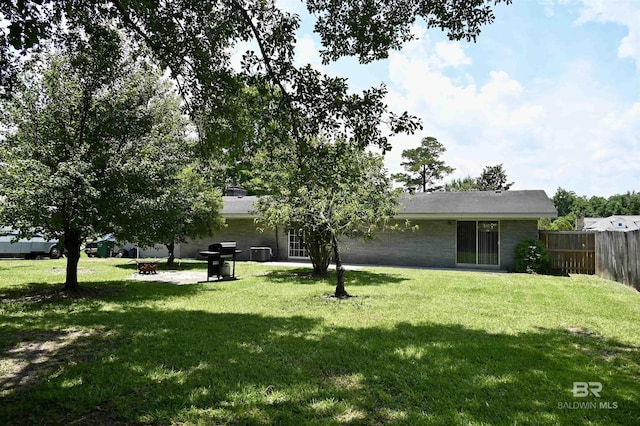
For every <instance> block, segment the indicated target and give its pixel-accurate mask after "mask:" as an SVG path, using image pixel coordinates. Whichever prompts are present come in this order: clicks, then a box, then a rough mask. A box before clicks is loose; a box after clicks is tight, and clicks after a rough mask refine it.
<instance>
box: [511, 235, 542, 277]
mask: <svg viewBox="0 0 640 426" xmlns="http://www.w3.org/2000/svg"><path fill="white" fill-rule="evenodd" d="M516 272H526V273H529V274H548V273H549V272H551V254H549V251H548V250H547V247H545V245H544V244H543V243H542V242H541V241H540V240H537V239H535V238H525V239H523V240H522V241H520V242H519V243H518V245H517V246H516Z"/></svg>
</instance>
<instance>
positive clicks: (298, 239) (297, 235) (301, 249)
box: [289, 229, 309, 258]
mask: <svg viewBox="0 0 640 426" xmlns="http://www.w3.org/2000/svg"><path fill="white" fill-rule="evenodd" d="M289 257H290V258H292V257H303V258H304V257H309V255H308V254H307V249H306V248H305V246H304V235H303V232H302V231H301V230H297V231H296V230H293V229H291V230H289Z"/></svg>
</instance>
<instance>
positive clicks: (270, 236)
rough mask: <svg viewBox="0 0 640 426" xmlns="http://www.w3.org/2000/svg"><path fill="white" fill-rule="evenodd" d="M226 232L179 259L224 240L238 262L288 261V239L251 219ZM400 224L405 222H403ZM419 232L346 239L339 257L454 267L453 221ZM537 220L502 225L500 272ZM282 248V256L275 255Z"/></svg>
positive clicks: (186, 249)
mask: <svg viewBox="0 0 640 426" xmlns="http://www.w3.org/2000/svg"><path fill="white" fill-rule="evenodd" d="M227 224H228V226H227V228H225V229H223V230H221V231H218V232H217V233H216V234H215V235H214V236H213V237H212V238H209V239H206V240H197V241H189V242H187V243H183V244H181V245H180V256H181V257H198V253H199V252H200V251H203V250H206V249H207V247H208V246H209V244H211V243H214V242H220V241H236V242H237V243H238V248H239V249H240V250H242V254H240V255H239V256H238V259H239V260H249V258H250V248H251V247H253V246H258V247H271V249H272V251H273V255H274V256H276V254H277V256H278V257H277V258H278V259H279V260H287V258H288V256H287V249H288V235H287V233H286V232H284V231H283V230H282V229H279V230H278V232H277V237H276V231H275V230H268V231H265V232H262V233H261V232H259V231H258V230H257V229H256V226H255V224H254V222H253V219H231V220H227ZM399 224H400V226H403V225H404V222H399ZM411 225H418V230H416V231H411V230H405V231H402V232H401V231H385V232H380V233H378V234H377V236H376V239H375V240H372V241H362V240H348V239H347V240H344V239H343V240H342V241H341V247H340V249H341V255H342V260H343V262H344V263H355V264H371V265H395V266H419V267H432V268H455V267H456V230H457V222H456V221H455V220H414V221H411ZM537 235H538V222H537V221H536V220H501V221H500V269H503V270H508V271H513V270H514V269H515V248H516V245H517V244H518V242H520V240H522V239H523V238H526V237H534V238H536V237H537ZM276 249H278V253H276Z"/></svg>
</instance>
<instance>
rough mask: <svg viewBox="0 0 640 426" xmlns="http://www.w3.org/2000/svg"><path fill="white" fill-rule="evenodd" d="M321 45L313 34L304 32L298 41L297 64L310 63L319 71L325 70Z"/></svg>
mask: <svg viewBox="0 0 640 426" xmlns="http://www.w3.org/2000/svg"><path fill="white" fill-rule="evenodd" d="M319 51H320V45H319V43H318V42H316V39H315V38H314V37H313V36H312V35H311V34H303V35H301V36H299V37H298V39H297V41H296V56H295V63H296V66H304V65H307V64H310V65H311V66H312V67H313V68H315V69H316V70H318V71H322V70H323V66H322V60H321V58H320V53H319Z"/></svg>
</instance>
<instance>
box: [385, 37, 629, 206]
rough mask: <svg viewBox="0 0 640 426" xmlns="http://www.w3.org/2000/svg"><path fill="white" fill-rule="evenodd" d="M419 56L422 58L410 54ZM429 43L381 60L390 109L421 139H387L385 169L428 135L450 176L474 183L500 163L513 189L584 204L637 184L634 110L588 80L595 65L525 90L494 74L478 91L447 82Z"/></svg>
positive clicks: (468, 82)
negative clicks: (558, 194) (575, 197)
mask: <svg viewBox="0 0 640 426" xmlns="http://www.w3.org/2000/svg"><path fill="white" fill-rule="evenodd" d="M416 51H422V52H423V53H424V55H422V56H418V55H415V52H416ZM434 57H438V52H437V44H433V43H431V42H430V41H429V40H428V39H426V40H423V41H422V42H421V44H420V45H414V46H412V47H411V51H410V52H409V53H408V52H406V51H402V52H398V53H394V54H392V55H391V57H390V60H389V78H390V82H391V84H390V94H389V96H388V98H387V101H388V103H389V105H390V108H391V109H392V110H396V111H398V110H399V111H403V110H408V111H409V112H411V113H413V114H416V115H418V116H420V117H421V118H422V119H423V124H424V131H423V132H421V133H420V134H418V135H414V136H399V137H396V138H394V141H393V145H394V149H393V150H392V151H391V153H390V154H389V155H388V158H387V161H386V164H387V167H388V168H389V170H390V171H391V172H392V173H393V172H398V171H400V169H401V167H400V162H401V158H400V156H401V153H402V150H404V149H407V148H412V147H415V146H417V145H418V144H419V142H420V140H421V139H422V138H423V137H426V136H434V137H436V138H437V139H438V140H439V141H440V142H442V143H443V144H444V145H445V147H446V148H447V152H446V154H445V155H444V158H443V159H444V160H445V161H446V162H447V163H448V164H449V165H451V166H453V167H455V168H456V172H455V174H454V175H452V176H451V177H456V178H457V177H464V176H466V175H472V176H478V175H479V174H480V172H481V171H482V169H483V168H484V167H485V166H488V165H495V164H500V163H502V164H503V165H504V167H505V170H506V171H507V175H508V177H509V179H510V180H512V181H515V182H516V185H515V186H514V189H545V190H546V191H547V193H548V194H549V195H553V193H555V190H556V188H557V187H559V186H562V187H564V188H567V189H572V190H576V191H577V192H578V193H581V194H585V195H611V194H613V193H618V192H624V191H626V190H630V189H633V188H634V185H636V184H637V182H638V181H640V171H638V170H637V164H638V163H640V140H639V139H638V136H637V135H638V134H640V102H636V103H633V104H630V103H629V102H626V103H625V102H623V101H621V100H620V99H618V98H617V97H616V95H615V93H613V92H612V91H610V90H608V88H607V87H606V86H605V85H604V84H602V83H601V82H599V81H597V80H596V78H595V77H594V75H595V74H596V73H595V72H594V65H593V64H591V63H589V62H587V61H582V60H578V61H575V62H573V63H571V64H568V65H566V67H565V69H564V72H563V74H562V75H560V76H559V77H557V78H554V80H553V81H547V80H536V81H531V82H527V83H526V84H525V83H524V82H522V81H518V80H517V79H515V78H513V77H511V76H510V75H509V74H508V73H507V72H505V71H503V70H495V71H492V72H490V73H489V75H488V80H487V81H486V83H484V84H482V85H478V84H477V83H476V81H475V79H474V78H473V77H471V76H470V75H466V76H465V78H464V79H460V78H454V77H452V76H451V75H452V74H455V75H459V73H460V71H462V68H461V67H462V66H463V65H465V62H464V61H462V62H459V65H458V66H457V67H455V68H456V69H455V70H453V71H455V72H453V73H451V72H450V71H452V70H450V69H449V68H443V67H441V66H440V65H441V62H438V61H434V60H433V58H434Z"/></svg>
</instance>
